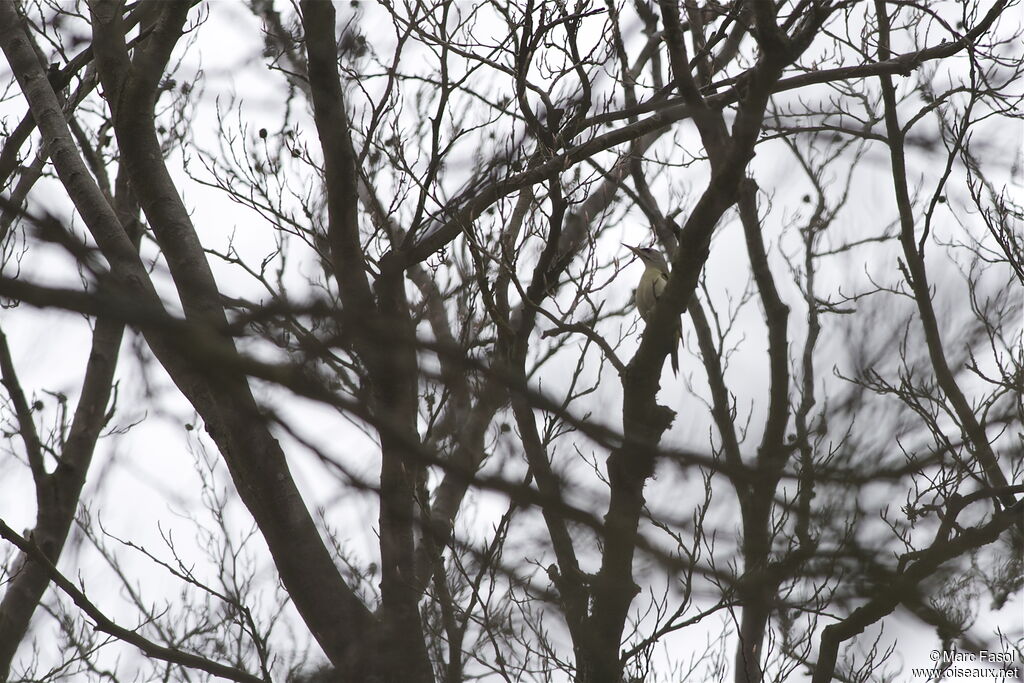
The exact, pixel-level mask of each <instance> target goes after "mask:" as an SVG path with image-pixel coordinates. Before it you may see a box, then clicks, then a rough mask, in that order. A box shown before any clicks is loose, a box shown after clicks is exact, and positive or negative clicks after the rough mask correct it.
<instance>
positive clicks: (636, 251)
mask: <svg viewBox="0 0 1024 683" xmlns="http://www.w3.org/2000/svg"><path fill="white" fill-rule="evenodd" d="M622 246H624V247H625V248H626V249H629V250H630V251H631V252H633V253H634V254H636V255H637V256H639V255H640V252H639V251H638V250H637V248H636V247H631V246H629V245H628V244H626V243H623V244H622Z"/></svg>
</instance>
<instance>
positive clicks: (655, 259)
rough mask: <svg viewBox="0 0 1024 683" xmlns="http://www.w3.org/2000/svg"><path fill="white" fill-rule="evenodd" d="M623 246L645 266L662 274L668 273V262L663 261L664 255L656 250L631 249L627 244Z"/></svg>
mask: <svg viewBox="0 0 1024 683" xmlns="http://www.w3.org/2000/svg"><path fill="white" fill-rule="evenodd" d="M623 246H624V247H626V248H627V249H629V250H630V251H631V252H633V253H634V254H636V256H637V258H639V259H640V260H641V261H642V262H643V264H644V265H645V266H649V267H651V268H657V269H658V270H660V271H661V272H663V273H667V272H668V261H666V260H665V255H664V254H662V253H661V252H660V251H658V250H657V249H653V248H651V247H631V246H629V245H628V244H624V245H623Z"/></svg>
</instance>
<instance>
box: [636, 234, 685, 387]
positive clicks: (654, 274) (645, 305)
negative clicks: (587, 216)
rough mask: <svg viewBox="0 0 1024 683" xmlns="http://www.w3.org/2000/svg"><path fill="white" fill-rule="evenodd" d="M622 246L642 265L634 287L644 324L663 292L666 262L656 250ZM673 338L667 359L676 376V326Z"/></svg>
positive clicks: (666, 272) (677, 339)
mask: <svg viewBox="0 0 1024 683" xmlns="http://www.w3.org/2000/svg"><path fill="white" fill-rule="evenodd" d="M623 246H625V247H626V248H627V249H629V250H630V251H631V252H633V253H634V254H636V256H637V258H639V259H640V261H641V262H642V263H643V264H644V272H643V275H641V276H640V283H639V284H638V285H637V287H636V310H637V312H638V313H640V317H641V318H643V320H644V322H648V321H650V317H651V314H652V313H653V312H654V305H655V304H656V303H657V302H658V297H660V296H661V293H662V292H663V291H664V290H665V283H667V282H668V273H669V270H668V261H666V260H665V257H664V255H662V253H661V252H660V251H658V250H657V249H652V248H650V247H631V246H629V245H628V244H625V245H623ZM674 336H675V343H674V344H673V345H672V353H671V354H670V355H669V359H670V360H671V361H672V374H674V375H678V374H679V341H680V339H681V336H682V331H681V329H680V326H679V325H676V329H675V333H674Z"/></svg>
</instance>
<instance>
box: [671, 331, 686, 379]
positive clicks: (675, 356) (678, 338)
mask: <svg viewBox="0 0 1024 683" xmlns="http://www.w3.org/2000/svg"><path fill="white" fill-rule="evenodd" d="M682 340H683V335H682V330H681V329H680V328H678V327H677V328H676V334H675V343H674V344H672V353H670V354H669V360H671V361H672V375H673V376H675V377H678V376H679V344H680V343H681V342H682Z"/></svg>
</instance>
